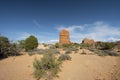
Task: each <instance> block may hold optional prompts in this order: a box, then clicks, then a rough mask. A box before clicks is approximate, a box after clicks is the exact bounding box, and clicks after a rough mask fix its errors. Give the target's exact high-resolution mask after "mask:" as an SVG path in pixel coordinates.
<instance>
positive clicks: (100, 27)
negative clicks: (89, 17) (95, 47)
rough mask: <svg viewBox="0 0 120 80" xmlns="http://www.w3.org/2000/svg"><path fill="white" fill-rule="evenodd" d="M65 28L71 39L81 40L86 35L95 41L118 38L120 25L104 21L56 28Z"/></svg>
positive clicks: (119, 37)
mask: <svg viewBox="0 0 120 80" xmlns="http://www.w3.org/2000/svg"><path fill="white" fill-rule="evenodd" d="M61 29H67V30H68V31H69V32H70V38H71V39H72V40H73V41H82V39H83V38H85V37H87V38H90V39H94V40H96V41H115V40H120V27H118V26H117V27H116V26H112V25H110V24H107V23H105V22H101V21H98V22H94V23H92V24H84V25H73V26H67V27H66V26H58V27H57V30H59V31H60V30H61Z"/></svg>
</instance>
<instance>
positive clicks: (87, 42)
mask: <svg viewBox="0 0 120 80" xmlns="http://www.w3.org/2000/svg"><path fill="white" fill-rule="evenodd" d="M82 43H83V44H95V41H94V40H93V39H88V38H84V39H83V41H82Z"/></svg>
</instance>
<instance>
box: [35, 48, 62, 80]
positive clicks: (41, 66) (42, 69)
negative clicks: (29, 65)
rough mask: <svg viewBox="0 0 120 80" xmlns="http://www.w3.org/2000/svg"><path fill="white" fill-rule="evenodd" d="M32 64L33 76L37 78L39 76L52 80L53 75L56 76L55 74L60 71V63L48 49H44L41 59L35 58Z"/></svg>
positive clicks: (39, 77)
mask: <svg viewBox="0 0 120 80" xmlns="http://www.w3.org/2000/svg"><path fill="white" fill-rule="evenodd" d="M33 66H34V68H35V71H34V76H35V78H36V79H37V80H39V79H41V78H43V79H45V80H52V79H53V78H54V77H58V75H57V74H58V72H59V71H60V63H59V61H58V60H56V58H55V54H54V53H53V52H52V51H50V50H46V53H44V54H43V58H42V59H41V60H37V59H35V61H34V63H33Z"/></svg>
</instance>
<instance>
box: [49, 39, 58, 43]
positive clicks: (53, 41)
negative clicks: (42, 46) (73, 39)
mask: <svg viewBox="0 0 120 80" xmlns="http://www.w3.org/2000/svg"><path fill="white" fill-rule="evenodd" d="M57 42H59V40H57V39H55V40H49V41H48V42H47V43H52V44H54V43H57Z"/></svg>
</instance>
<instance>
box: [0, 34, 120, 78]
mask: <svg viewBox="0 0 120 80" xmlns="http://www.w3.org/2000/svg"><path fill="white" fill-rule="evenodd" d="M38 45H39V44H38V40H37V38H36V37H35V36H33V35H31V36H29V37H28V38H26V39H25V40H19V41H18V42H17V43H13V42H11V41H10V40H9V39H8V38H7V37H5V36H0V57H1V58H2V59H3V58H7V57H9V56H16V55H20V54H21V52H25V53H26V54H27V55H28V56H29V57H33V56H35V55H40V56H42V57H41V58H34V60H33V64H32V66H33V73H32V76H34V77H35V79H36V80H42V79H43V80H53V79H55V78H58V79H59V73H61V72H62V65H63V64H64V63H65V62H66V60H67V61H68V62H71V61H72V59H74V57H73V55H77V56H78V55H87V54H88V52H87V51H86V50H88V51H91V52H93V54H95V55H96V54H97V55H98V56H119V55H120V53H119V51H115V48H119V42H97V43H95V44H83V43H81V44H78V43H71V44H62V45H61V44H59V43H56V44H45V43H43V44H41V45H43V47H48V48H46V49H41V48H37V46H38ZM91 52H90V53H91ZM74 53H76V54H74ZM24 55H25V54H24ZM71 55H72V56H71ZM31 63H32V62H31ZM113 78H114V77H113ZM117 79H118V78H117Z"/></svg>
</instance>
